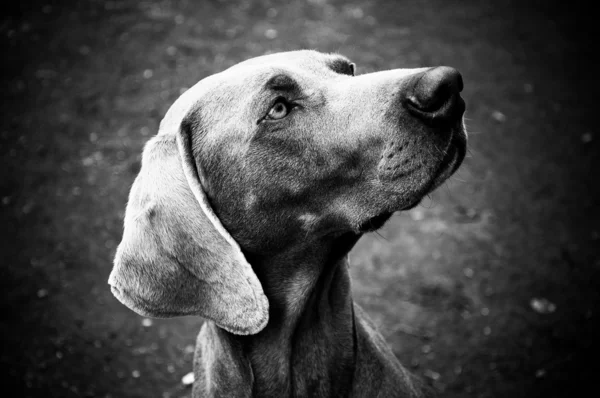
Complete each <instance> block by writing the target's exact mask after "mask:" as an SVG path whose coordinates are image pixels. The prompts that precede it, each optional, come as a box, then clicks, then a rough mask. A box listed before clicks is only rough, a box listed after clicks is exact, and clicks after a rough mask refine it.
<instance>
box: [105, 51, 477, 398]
mask: <svg viewBox="0 0 600 398" xmlns="http://www.w3.org/2000/svg"><path fill="white" fill-rule="evenodd" d="M462 89H463V82H462V77H461V75H460V73H459V72H457V71H456V70H455V69H453V68H450V67H433V68H419V69H395V70H388V71H382V72H376V73H369V74H364V75H356V74H355V65H354V64H353V63H351V62H350V61H349V60H348V59H347V58H345V57H343V56H341V55H338V54H323V53H319V52H316V51H309V50H304V51H293V52H285V53H277V54H270V55H265V56H261V57H258V58H253V59H250V60H247V61H245V62H242V63H239V64H237V65H234V66H232V67H231V68H229V69H227V70H225V71H223V72H221V73H217V74H215V75H212V76H209V77H206V78H205V79H203V80H201V81H200V82H198V83H197V84H196V85H195V86H193V87H192V88H191V89H189V90H188V91H186V92H185V93H184V94H182V95H181V96H180V97H179V99H177V100H176V101H175V103H174V104H173V105H172V106H171V108H170V109H169V110H168V112H167V114H166V115H165V117H164V119H163V120H162V122H161V124H160V128H159V132H158V134H157V135H156V136H155V137H153V138H152V139H151V140H150V141H149V142H148V143H147V144H146V146H145V148H144V152H143V157H142V166H141V170H140V172H139V175H138V176H137V178H136V179H135V182H134V183H133V186H132V188H131V193H130V196H129V202H128V204H127V210H126V214H125V221H124V232H123V238H122V241H121V243H120V245H119V247H118V249H117V252H116V256H115V261H114V268H113V271H112V273H111V275H110V277H109V284H110V285H111V290H112V292H113V294H114V295H115V296H116V298H117V299H118V300H120V301H121V302H122V303H123V304H125V305H126V306H127V307H129V308H130V309H132V310H133V311H135V312H137V313H138V314H141V315H143V316H148V317H174V316H183V315H197V316H201V317H203V318H205V319H206V320H207V321H206V322H205V323H204V324H203V326H202V328H201V330H200V333H199V335H198V339H197V342H196V352H195V357H194V376H195V381H194V385H193V390H192V391H193V396H194V397H308V396H310V397H345V396H349V397H414V396H419V395H420V390H421V389H420V388H419V387H418V385H417V384H416V383H415V381H414V380H413V378H412V377H411V376H410V375H409V373H408V372H407V371H405V370H404V368H403V367H402V366H401V365H400V363H399V361H398V360H397V359H396V357H395V356H394V354H393V352H392V351H391V349H390V348H389V347H388V346H387V344H386V343H385V341H384V338H383V337H382V336H381V334H379V333H378V332H377V330H376V328H375V326H374V325H373V323H372V322H371V321H370V320H369V319H368V317H367V316H366V315H365V314H364V313H363V311H362V310H361V309H360V307H359V306H358V305H357V304H356V303H354V301H353V299H352V294H351V287H350V276H349V271H348V267H349V263H348V252H349V251H350V249H351V248H352V247H353V246H354V244H355V243H356V242H357V240H358V239H359V238H360V237H361V236H362V235H363V234H364V233H366V232H370V231H374V230H376V229H378V228H380V227H381V226H382V225H383V224H384V223H385V222H386V221H387V220H388V219H389V218H390V216H391V215H392V214H393V213H394V212H397V211H402V210H407V209H410V208H413V207H414V206H416V205H417V204H418V203H419V202H420V201H421V199H422V198H423V197H424V196H425V195H426V194H428V193H429V192H431V191H432V190H434V189H435V188H436V187H438V186H439V185H440V184H442V183H443V182H444V181H445V180H446V179H447V178H448V177H449V176H450V175H452V174H453V173H454V172H455V171H456V170H457V168H458V167H459V166H460V164H461V162H462V161H463V159H464V156H465V151H466V144H467V135H466V129H465V127H464V122H463V114H464V111H465V102H464V100H463V99H462V98H461V95H460V92H461V91H462Z"/></svg>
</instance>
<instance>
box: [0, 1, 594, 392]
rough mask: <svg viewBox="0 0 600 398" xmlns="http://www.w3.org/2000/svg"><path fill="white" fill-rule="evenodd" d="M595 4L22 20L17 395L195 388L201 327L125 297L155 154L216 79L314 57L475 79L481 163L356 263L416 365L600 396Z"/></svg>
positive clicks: (10, 16)
mask: <svg viewBox="0 0 600 398" xmlns="http://www.w3.org/2000/svg"><path fill="white" fill-rule="evenodd" d="M583 6H584V3H581V4H579V3H577V2H573V1H570V2H568V4H565V3H564V2H561V3H557V4H554V3H552V2H547V1H532V2H523V1H503V0H499V1H488V2H485V1H480V2H468V1H452V2H449V1H443V0H427V1H425V0H420V1H404V2H400V1H398V2H396V1H349V2H341V1H333V0H311V1H297V2H286V5H285V6H283V5H282V3H279V2H275V1H267V0H247V1H191V0H189V1H184V0H181V1H179V0H173V1H92V0H86V1H50V0H48V2H45V3H44V2H37V1H31V0H30V1H24V2H20V3H18V4H12V5H5V6H4V7H3V16H2V22H1V23H0V37H1V38H0V43H1V46H2V58H3V60H2V65H3V73H2V91H1V93H0V96H1V97H2V117H1V120H0V153H1V155H2V167H1V168H0V177H1V179H0V200H1V203H0V206H1V216H0V228H1V229H0V230H1V231H2V236H1V238H2V239H1V241H0V247H1V255H2V257H1V259H2V263H1V268H0V270H1V277H0V283H1V285H0V288H1V291H2V296H3V297H2V304H1V313H0V333H1V334H2V340H3V347H2V354H1V357H0V364H1V366H2V369H1V374H2V378H3V379H5V381H4V382H3V385H4V389H5V392H8V391H12V392H11V393H10V394H9V395H10V396H13V397H17V396H19V397H21V396H22V397H41V396H44V397H76V396H89V397H109V396H111V397H169V396H172V397H178V396H186V395H188V394H189V392H190V390H189V389H187V388H186V387H184V386H183V384H182V383H181V378H182V377H183V376H184V375H185V374H186V373H188V372H190V371H191V367H192V362H191V360H192V349H193V344H194V339H195V335H196V333H197V331H198V329H199V327H200V325H201V323H202V320H201V319H196V318H180V319H171V320H152V321H148V320H144V319H143V318H141V317H139V316H137V315H135V314H134V313H133V312H131V311H129V310H128V309H127V308H125V307H124V306H123V305H121V304H120V303H118V302H117V301H116V299H114V298H113V297H112V295H111V293H110V291H109V288H108V285H107V283H106V282H107V279H108V275H109V272H110V270H111V266H112V264H111V262H112V258H113V255H114V251H115V248H116V245H117V243H118V242H119V240H120V234H121V228H122V216H123V211H124V208H125V203H126V196H127V193H128V190H129V187H130V185H131V183H132V181H133V179H134V177H135V175H136V173H137V171H138V170H139V161H140V154H141V149H142V146H143V144H144V142H145V141H146V140H148V138H149V137H150V136H151V135H153V134H155V133H156V131H157V127H158V123H159V121H160V119H161V117H162V116H163V115H164V113H165V111H166V110H167V108H168V107H169V106H170V104H171V103H172V102H173V101H174V100H175V99H176V98H177V97H178V95H179V94H180V93H181V92H182V91H183V90H185V88H186V87H189V86H191V85H192V84H194V83H195V82H196V81H197V80H199V79H201V78H202V77H204V76H206V75H209V74H211V73H214V72H217V71H220V70H222V69H224V68H226V67H228V66H230V65H232V64H234V63H237V62H239V61H242V60H244V59H246V58H250V57H254V56H257V55H261V54H264V53H266V52H274V51H281V50H292V49H300V48H313V49H318V50H321V51H336V52H340V53H342V54H345V55H347V56H348V57H350V58H351V59H352V60H353V61H355V62H356V63H357V65H358V71H359V72H361V73H364V72H370V71H374V70H378V69H389V68H397V67H416V66H432V65H451V66H454V67H456V68H458V69H459V70H460V71H461V72H462V74H463V76H464V79H465V86H466V87H465V91H464V97H465V99H466V100H467V103H468V110H467V114H466V116H467V118H468V120H467V125H468V128H469V130H470V133H471V135H470V157H469V158H468V159H466V162H465V164H464V166H463V167H462V168H461V170H460V172H459V173H458V175H457V176H456V177H455V178H453V179H452V181H450V182H449V183H448V184H446V185H445V186H443V187H442V188H440V189H439V190H438V191H437V192H436V193H434V194H433V195H432V197H431V199H426V200H425V201H424V202H423V204H422V205H421V206H419V207H417V208H415V209H414V210H412V211H410V212H407V213H403V214H400V215H397V216H395V217H394V218H393V219H392V221H390V222H389V224H388V225H387V226H386V227H385V228H384V229H383V230H382V231H381V232H380V235H381V236H378V235H374V234H372V235H369V236H366V237H365V238H363V240H362V241H361V242H360V243H359V245H358V246H357V247H356V248H355V249H354V251H353V253H352V254H351V261H352V264H353V267H352V269H353V271H352V272H353V277H354V291H355V297H356V300H357V301H358V302H360V303H361V304H362V305H363V306H364V307H365V308H366V310H367V311H368V312H369V313H370V314H371V315H372V317H373V318H374V320H375V321H376V322H377V323H378V324H379V325H380V327H381V330H382V332H383V334H384V335H385V337H386V338H387V339H388V341H389V343H390V344H391V345H392V347H393V349H394V352H395V353H396V354H397V356H398V357H399V358H400V360H401V361H402V362H403V363H404V364H405V365H406V366H407V367H408V368H410V369H411V370H412V371H413V372H414V373H416V374H418V375H420V376H421V377H422V378H423V379H424V380H425V381H426V382H427V383H428V384H429V385H431V386H432V387H433V389H435V390H436V391H437V392H438V393H439V396H442V397H470V396H473V397H509V396H510V397H514V398H516V397H538V396H540V397H541V396H543V397H566V396H590V395H589V394H584V393H583V391H585V388H587V387H592V386H594V385H595V379H596V378H597V371H598V366H597V363H598V354H599V351H600V350H599V349H598V348H599V347H598V345H599V343H598V340H597V338H598V335H599V332H600V327H599V325H598V318H599V317H600V309H599V308H598V304H599V303H600V289H599V286H600V285H599V283H600V274H599V270H600V255H599V254H600V253H599V252H600V249H599V247H600V225H599V221H600V217H599V216H600V214H599V213H600V211H599V209H598V198H599V195H598V187H597V185H598V181H599V180H600V179H599V177H598V175H599V171H600V167H599V166H600V165H599V163H600V160H599V156H598V155H599V154H600V133H599V131H598V127H597V120H598V118H597V114H596V113H597V111H596V106H597V103H598V99H597V98H598V93H599V92H600V91H599V90H600V85H599V84H598V75H599V74H598V66H599V65H598V63H597V61H595V57H594V54H595V53H596V52H597V50H598V48H597V43H596V41H595V40H596V38H597V37H598V35H597V33H598V32H597V28H596V26H595V25H596V22H595V21H594V20H593V16H592V15H589V16H588V15H586V14H588V13H589V12H588V11H586V8H585V7H583ZM589 14H591V13H589ZM544 300H547V301H544ZM9 388H11V389H12V390H9ZM592 391H593V390H592ZM592 395H593V394H592Z"/></svg>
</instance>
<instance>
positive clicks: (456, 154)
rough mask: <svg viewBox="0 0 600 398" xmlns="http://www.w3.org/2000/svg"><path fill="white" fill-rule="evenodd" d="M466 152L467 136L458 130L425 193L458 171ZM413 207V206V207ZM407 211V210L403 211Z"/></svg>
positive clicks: (462, 130)
mask: <svg viewBox="0 0 600 398" xmlns="http://www.w3.org/2000/svg"><path fill="white" fill-rule="evenodd" d="M466 152H467V134H466V132H465V131H464V129H460V130H459V131H458V132H456V133H454V134H453V135H452V139H451V142H450V145H449V146H448V149H447V150H446V155H445V156H444V158H443V159H442V161H441V162H440V165H439V167H438V169H437V173H436V176H435V177H434V178H433V180H432V182H431V185H430V187H429V189H428V190H427V193H430V192H432V191H433V190H435V189H436V188H437V187H439V186H440V185H442V184H443V183H444V181H446V180H447V179H448V178H449V177H450V176H452V174H454V173H455V172H456V170H458V168H459V167H460V165H461V164H462V162H463V160H464V159H465V155H466ZM413 207H414V206H413ZM403 210H407V209H403Z"/></svg>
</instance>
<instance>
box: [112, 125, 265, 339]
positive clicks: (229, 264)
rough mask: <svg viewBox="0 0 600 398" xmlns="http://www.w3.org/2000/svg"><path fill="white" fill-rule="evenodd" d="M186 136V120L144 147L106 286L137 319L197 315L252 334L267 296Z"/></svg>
mask: <svg viewBox="0 0 600 398" xmlns="http://www.w3.org/2000/svg"><path fill="white" fill-rule="evenodd" d="M190 133H191V132H190V131H189V127H188V126H186V125H185V122H184V124H183V125H182V127H181V129H180V130H179V132H178V133H177V134H159V135H158V136H156V137H154V138H153V139H152V140H150V141H149V142H148V144H146V147H145V149H144V154H143V157H142V167H141V170H140V173H139V175H138V176H137V178H136V180H135V182H134V183H133V186H132V188H131V193H130V195H129V202H128V204H127V210H126V212H125V229H124V232H123V240H122V241H121V243H120V245H119V247H118V249H117V253H116V257H115V262H114V268H113V271H112V273H111V275H110V277H109V284H110V285H111V290H112V292H113V294H114V295H115V296H116V297H117V298H118V299H119V300H120V301H121V302H122V303H123V304H125V305H126V306H127V307H129V308H130V309H132V310H134V311H135V312H137V313H138V314H140V315H144V316H150V317H173V316H179V315H199V316H201V317H204V318H206V319H210V320H212V321H214V322H215V323H216V324H217V325H218V326H220V327H222V328H223V329H225V330H227V331H229V332H231V333H235V334H255V333H258V332H259V331H260V330H262V329H263V328H264V327H265V325H266V324H267V321H268V316H269V315H268V312H269V311H268V309H269V304H268V301H267V297H266V296H265V294H264V292H263V290H262V287H261V285H260V282H259V280H258V278H257V277H256V275H255V274H254V272H253V270H252V268H251V267H250V264H248V262H247V261H246V259H245V258H244V255H243V254H242V251H241V250H240V248H239V246H238V244H237V243H236V242H235V240H234V239H233V238H232V237H231V235H229V233H228V232H227V231H226V230H225V228H224V227H223V225H222V224H221V222H220V221H219V220H218V218H217V217H216V215H215V214H214V212H213V211H212V209H211V207H210V204H209V202H208V200H207V198H206V195H205V193H204V191H203V189H202V186H201V184H200V176H199V174H198V173H199V170H198V168H197V166H196V162H195V160H194V157H193V155H192V151H191V138H190ZM200 172H201V171H200Z"/></svg>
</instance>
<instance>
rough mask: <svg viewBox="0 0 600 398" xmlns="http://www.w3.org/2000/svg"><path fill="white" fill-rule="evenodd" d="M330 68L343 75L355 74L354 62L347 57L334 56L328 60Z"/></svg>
mask: <svg viewBox="0 0 600 398" xmlns="http://www.w3.org/2000/svg"><path fill="white" fill-rule="evenodd" d="M327 66H328V67H329V69H331V70H332V71H334V72H335V73H339V74H341V75H349V76H354V64H353V63H352V62H350V61H348V60H347V59H346V58H334V59H332V60H329V61H327Z"/></svg>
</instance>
